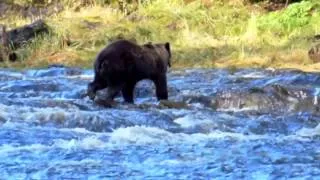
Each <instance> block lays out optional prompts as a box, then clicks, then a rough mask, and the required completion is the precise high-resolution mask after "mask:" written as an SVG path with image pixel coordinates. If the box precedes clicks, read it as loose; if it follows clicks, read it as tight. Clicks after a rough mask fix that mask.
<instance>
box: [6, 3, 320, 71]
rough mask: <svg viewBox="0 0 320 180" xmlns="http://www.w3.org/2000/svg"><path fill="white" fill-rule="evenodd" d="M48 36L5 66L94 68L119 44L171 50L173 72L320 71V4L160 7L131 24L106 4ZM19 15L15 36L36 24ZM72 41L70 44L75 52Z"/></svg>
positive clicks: (50, 20) (66, 15)
mask: <svg viewBox="0 0 320 180" xmlns="http://www.w3.org/2000/svg"><path fill="white" fill-rule="evenodd" d="M45 20H46V22H47V24H48V25H49V26H50V27H51V32H50V34H49V35H45V36H41V37H40V36H39V37H37V38H36V39H34V40H33V42H32V43H31V44H29V45H27V46H26V47H25V48H23V49H20V50H18V54H19V56H20V61H19V62H17V63H8V62H6V63H2V64H0V65H1V66H6V67H17V68H30V67H43V66H46V65H48V64H53V63H59V64H64V65H69V66H80V67H88V68H91V67H92V62H93V60H94V57H95V55H96V53H97V52H98V51H99V50H101V49H102V48H103V47H104V46H105V45H106V44H108V43H109V42H110V41H111V40H113V39H116V38H121V37H122V38H127V39H136V40H137V42H138V43H145V42H148V41H152V42H164V41H169V42H171V45H172V49H173V60H172V61H173V67H174V68H184V67H205V68H207V67H208V68H211V67H229V68H241V67H274V68H298V69H303V70H306V71H319V70H320V63H317V64H314V63H313V62H312V61H311V60H310V59H309V58H308V54H307V51H308V50H309V48H310V47H311V45H312V44H313V43H314V42H312V39H311V37H313V36H314V35H315V34H320V3H319V2H317V1H316V0H314V1H303V2H301V3H295V4H291V5H290V6H289V7H287V8H286V9H283V10H281V11H277V12H272V13H268V12H266V11H265V10H263V8H261V6H259V5H256V4H255V5H253V4H245V3H243V1H241V0H229V1H227V0H220V1H215V0H212V1H210V0H207V1H203V0H202V1H201V0H196V1H192V2H190V3H186V1H183V0H170V1H163V0H153V1H150V2H149V3H144V4H140V5H139V7H138V8H137V10H136V11H135V12H133V13H132V14H130V15H129V16H125V15H124V14H123V13H122V12H121V11H119V10H117V9H115V8H114V7H113V6H101V5H99V4H96V5H93V6H89V7H82V8H81V9H80V10H79V11H75V9H74V8H71V7H70V8H68V6H66V7H65V9H64V10H63V11H62V12H60V13H59V14H55V15H53V16H50V17H47V18H46V19H45ZM30 22H31V20H30V19H25V18H21V17H18V16H15V15H10V16H6V17H5V18H2V19H0V24H7V25H8V26H9V27H10V28H14V27H17V26H20V25H24V24H28V23H30ZM68 41H70V42H71V44H69V45H68V43H67V42H68Z"/></svg>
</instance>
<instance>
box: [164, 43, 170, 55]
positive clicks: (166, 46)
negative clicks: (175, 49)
mask: <svg viewBox="0 0 320 180" xmlns="http://www.w3.org/2000/svg"><path fill="white" fill-rule="evenodd" d="M164 47H165V48H166V50H167V51H168V52H169V54H171V51H170V43H169V42H166V43H165V44H164Z"/></svg>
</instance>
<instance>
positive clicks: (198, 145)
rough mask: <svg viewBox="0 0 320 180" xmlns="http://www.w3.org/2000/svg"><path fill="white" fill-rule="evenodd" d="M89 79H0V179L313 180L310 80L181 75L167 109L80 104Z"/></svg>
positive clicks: (75, 73) (317, 174)
mask: <svg viewBox="0 0 320 180" xmlns="http://www.w3.org/2000/svg"><path fill="white" fill-rule="evenodd" d="M92 79H93V71H92V70H86V69H80V68H68V67H50V68H47V69H29V70H23V71H16V70H10V69H0V126H1V127H0V174H1V176H0V179H50V180H51V179H197V180H198V179H259V180H260V179H320V148H319V147H320V125H319V123H320V74H319V73H305V72H300V71H296V70H271V69H269V70H266V69H239V70H228V69H185V70H175V71H171V72H170V73H168V88H169V101H168V102H158V101H157V100H156V97H155V92H154V85H153V84H152V83H151V82H150V81H147V80H146V81H141V82H140V83H139V84H138V85H137V87H136V90H135V105H132V104H126V103H123V99H122V97H121V96H119V97H117V98H116V99H115V100H116V101H117V104H116V105H114V106H113V107H106V106H103V105H101V104H96V103H94V102H92V101H91V100H90V99H89V98H88V97H86V96H85V92H86V87H87V84H88V83H89V82H90V81H91V80H92Z"/></svg>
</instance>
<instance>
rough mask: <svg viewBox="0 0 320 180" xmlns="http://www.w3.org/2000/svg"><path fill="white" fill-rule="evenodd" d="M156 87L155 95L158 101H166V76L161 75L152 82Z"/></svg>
mask: <svg viewBox="0 0 320 180" xmlns="http://www.w3.org/2000/svg"><path fill="white" fill-rule="evenodd" d="M153 82H154V84H155V86H156V95H157V99H158V100H162V99H165V100H167V99H168V90H167V76H166V74H161V75H159V76H158V77H157V78H155V79H154V80H153Z"/></svg>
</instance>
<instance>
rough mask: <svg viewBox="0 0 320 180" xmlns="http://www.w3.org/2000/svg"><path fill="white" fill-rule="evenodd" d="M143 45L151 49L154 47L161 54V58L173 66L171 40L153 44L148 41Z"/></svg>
mask: <svg viewBox="0 0 320 180" xmlns="http://www.w3.org/2000/svg"><path fill="white" fill-rule="evenodd" d="M143 46H144V47H147V48H149V49H154V50H155V52H156V53H157V54H158V55H159V56H160V58H161V60H162V61H163V62H165V63H166V64H167V65H168V66H169V67H171V48H170V43H169V42H166V43H158V44H152V43H151V42H148V43H147V44H144V45H143Z"/></svg>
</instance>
